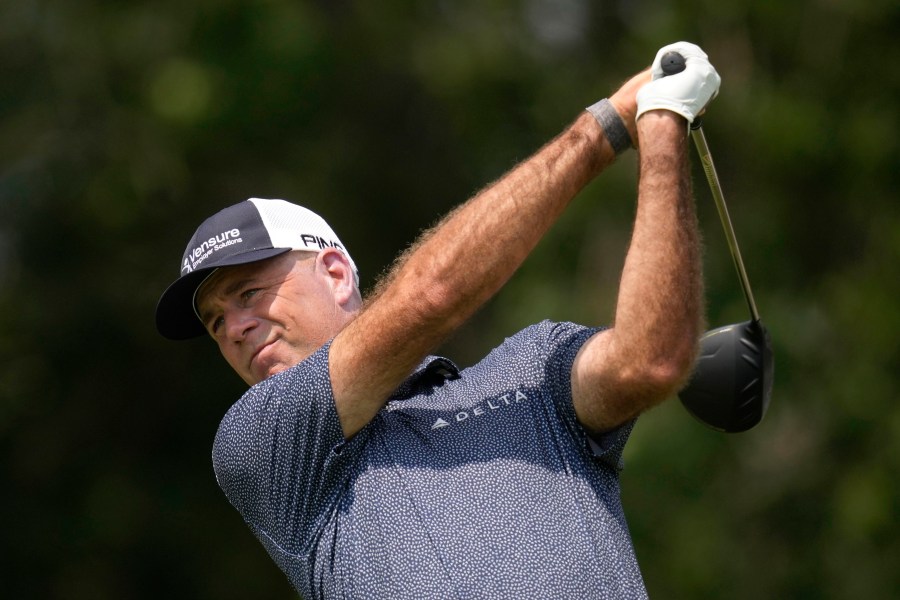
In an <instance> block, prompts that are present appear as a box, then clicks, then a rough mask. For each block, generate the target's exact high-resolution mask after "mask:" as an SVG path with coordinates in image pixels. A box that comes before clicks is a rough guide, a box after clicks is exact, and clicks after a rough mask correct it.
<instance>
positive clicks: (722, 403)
mask: <svg viewBox="0 0 900 600" xmlns="http://www.w3.org/2000/svg"><path fill="white" fill-rule="evenodd" d="M773 373H774V361H773V358H772V343H771V340H770V338H769V332H768V331H767V330H766V328H765V326H763V324H762V322H761V321H759V320H751V321H746V322H744V323H737V324H734V325H726V326H725V327H719V328H718V329H713V330H711V331H708V332H707V333H706V334H705V335H704V336H703V337H702V338H700V354H699V357H698V360H697V366H696V369H695V371H694V374H693V376H692V377H691V379H690V381H688V384H687V385H686V386H685V387H684V389H682V390H681V391H680V392H679V393H678V397H679V399H680V400H681V403H682V404H683V405H684V407H685V408H686V409H687V410H688V412H689V413H691V414H692V415H693V416H694V417H696V418H697V419H698V420H700V421H701V422H702V423H704V424H705V425H707V426H709V427H711V428H713V429H716V430H718V431H724V432H727V433H737V432H741V431H747V430H748V429H750V428H751V427H753V426H754V425H756V424H757V423H759V422H760V421H761V420H762V418H763V416H764V415H765V414H766V409H768V407H769V400H770V398H771V395H772V375H773Z"/></svg>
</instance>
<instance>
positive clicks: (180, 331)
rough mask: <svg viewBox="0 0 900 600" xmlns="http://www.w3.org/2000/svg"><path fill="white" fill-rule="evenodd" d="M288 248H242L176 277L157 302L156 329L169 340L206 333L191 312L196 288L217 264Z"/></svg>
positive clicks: (247, 260)
mask: <svg viewBox="0 0 900 600" xmlns="http://www.w3.org/2000/svg"><path fill="white" fill-rule="evenodd" d="M290 251H291V249H290V248H265V249H260V250H251V251H250V252H243V253H241V254H237V255H234V256H231V257H229V258H227V259H226V260H223V261H221V262H219V263H217V264H215V265H211V266H209V267H207V268H205V269H197V270H196V271H192V272H190V273H188V274H187V275H183V276H181V277H179V278H178V279H176V280H175V281H174V282H173V283H172V285H170V286H169V287H168V288H166V291H165V292H163V293H162V296H160V298H159V302H158V303H157V305H156V329H157V331H159V333H160V334H161V335H162V336H163V337H166V338H169V339H170V340H188V339H191V338H195V337H197V336H201V335H203V334H204V333H206V329H205V328H204V327H203V323H201V322H200V319H199V318H198V317H197V313H196V312H194V294H195V293H196V292H197V288H198V287H199V286H200V284H202V283H203V281H204V280H205V279H206V278H207V277H208V276H209V274H210V273H211V272H212V271H214V270H215V269H218V268H220V267H231V266H235V265H244V264H247V263H251V262H256V261H258V260H265V259H267V258H272V257H273V256H278V255H279V254H284V253H285V252H290Z"/></svg>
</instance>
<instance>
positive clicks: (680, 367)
mask: <svg viewBox="0 0 900 600" xmlns="http://www.w3.org/2000/svg"><path fill="white" fill-rule="evenodd" d="M673 47H674V49H676V50H678V51H680V52H681V53H682V54H684V55H686V56H687V68H686V70H685V71H684V72H683V73H682V74H679V75H677V76H673V77H672V78H671V79H669V80H666V81H663V80H661V79H655V80H654V82H653V83H651V84H648V85H647V86H645V87H644V88H643V89H642V90H641V92H640V94H639V95H638V98H639V117H638V120H637V130H638V143H639V145H640V163H639V164H640V173H639V177H640V181H639V184H638V204H637V212H636V215H635V224H634V231H633V233H632V239H631V244H630V246H629V249H628V253H627V256H626V259H625V265H624V268H623V271H622V278H621V282H620V286H619V293H618V299H617V303H616V315H615V320H614V323H613V327H612V328H610V329H608V330H606V331H603V332H601V333H599V334H597V335H595V336H594V337H593V338H591V339H590V340H589V341H588V342H587V343H586V344H585V345H584V346H583V347H582V349H581V351H580V352H579V354H578V356H577V357H576V360H575V365H574V367H573V371H572V391H573V401H574V404H575V411H576V414H577V415H578V418H579V420H580V421H581V423H582V424H583V425H584V426H585V427H586V428H587V429H588V430H589V431H593V432H602V431H606V430H609V429H612V428H614V427H616V426H618V425H620V424H622V423H624V422H625V421H627V420H629V419H631V418H633V417H635V416H636V415H637V414H639V413H640V412H641V411H643V410H645V409H647V408H649V407H651V406H653V405H655V404H657V403H659V402H661V401H662V400H664V399H665V398H667V397H670V396H671V395H672V394H673V393H674V392H676V391H677V390H678V388H679V387H680V386H681V385H682V384H683V382H684V381H685V379H686V378H687V376H688V375H689V374H690V372H691V369H692V366H693V363H694V359H695V354H696V350H697V345H698V339H699V337H700V332H701V331H702V321H703V319H702V305H703V299H702V278H701V256H700V242H699V234H698V231H697V222H696V221H697V219H696V216H695V211H694V201H693V197H692V193H691V181H690V173H689V169H688V142H687V123H688V121H692V120H693V118H694V117H695V115H697V114H699V113H700V112H701V110H702V109H703V108H704V107H705V106H706V104H707V103H708V102H709V100H710V99H711V98H712V97H714V96H715V94H716V93H717V90H718V86H719V77H718V74H716V72H715V70H714V69H713V68H712V67H711V66H710V65H709V63H708V62H707V61H706V55H705V54H703V53H702V51H700V49H699V48H697V47H696V46H693V45H692V44H684V43H680V44H675V45H672V46H670V47H667V48H663V49H662V50H660V53H659V54H658V55H657V60H656V61H655V62H654V77H655V78H656V77H657V76H658V75H661V73H660V72H658V71H657V69H658V68H659V61H660V57H661V56H662V55H663V54H664V52H665V51H666V50H667V49H673ZM676 78H678V79H676Z"/></svg>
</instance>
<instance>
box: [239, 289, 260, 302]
mask: <svg viewBox="0 0 900 600" xmlns="http://www.w3.org/2000/svg"><path fill="white" fill-rule="evenodd" d="M258 291H259V288H251V289H249V290H245V291H243V292H241V300H249V299H250V298H252V297H253V296H255V295H256V293H257V292H258Z"/></svg>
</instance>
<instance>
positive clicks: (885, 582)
mask: <svg viewBox="0 0 900 600" xmlns="http://www.w3.org/2000/svg"><path fill="white" fill-rule="evenodd" d="M898 30H900V4H898V3H897V2H896V1H895V0H807V1H802V2H781V1H773V0H761V1H758V2H735V1H727V0H726V1H721V0H680V1H678V2H672V3H666V2H659V1H653V0H632V1H628V0H619V1H598V0H479V1H475V0H456V1H450V0H428V1H425V0H422V1H414V2H410V1H400V0H382V1H380V2H363V1H356V2H351V1H349V0H331V1H325V0H320V1H318V2H315V1H312V0H255V1H253V0H194V1H193V2H174V1H172V0H158V1H155V2H149V1H126V0H120V1H112V0H108V1H106V2H101V1H100V0H79V1H78V2H70V1H69V0H9V1H7V2H3V3H0V73H2V79H0V309H2V310H0V353H2V354H0V357H2V360H0V474H2V485H3V492H2V494H0V509H2V514H3V515H4V516H5V525H4V534H3V536H2V540H3V547H2V551H3V555H4V559H3V571H4V577H3V580H4V582H3V589H4V592H3V596H4V597H7V598H92V599H104V598H115V599H128V598H157V597H190V598H290V597H293V594H292V592H291V590H290V588H289V586H288V584H287V581H286V579H285V578H284V577H283V576H282V575H281V574H280V572H279V571H278V570H277V569H276V567H275V566H274V564H273V563H271V562H270V561H269V559H268V557H267V556H266V555H265V553H264V551H263V550H262V547H261V546H259V544H258V543H257V542H256V541H255V539H254V538H253V537H252V535H251V534H250V533H249V532H248V530H246V529H245V527H244V525H243V524H242V522H241V520H240V517H239V516H238V514H237V513H236V512H235V511H233V510H232V509H231V507H230V506H229V505H228V504H227V502H226V501H225V499H224V496H223V495H222V494H221V492H220V491H219V489H218V488H217V486H216V484H215V481H214V479H213V475H212V469H211V464H210V459H209V453H210V447H211V442H212V437H213V435H214V433H215V429H216V427H217V424H218V421H219V419H220V418H221V416H222V415H223V414H224V412H225V410H227V408H228V406H230V404H231V403H232V402H233V401H234V400H236V399H237V398H238V397H239V395H240V394H241V393H242V391H243V384H242V383H241V382H240V381H239V380H238V379H237V377H236V376H235V375H233V374H232V373H231V372H230V371H229V370H228V369H227V368H226V366H225V365H224V363H223V362H222V361H221V360H220V358H219V356H218V354H217V351H216V349H215V348H214V347H213V345H212V344H211V343H209V342H208V341H207V340H197V341H192V342H187V343H181V344H177V343H170V342H167V341H165V340H163V339H161V338H160V337H159V336H158V335H157V334H156V332H155V329H154V326H153V311H154V307H155V303H156V300H157V298H158V296H159V294H160V292H161V291H162V289H164V287H165V286H166V285H167V284H168V283H169V281H170V280H171V279H172V278H174V277H175V276H176V274H177V272H178V260H179V256H180V253H181V251H182V249H183V247H184V244H185V243H186V241H187V239H188V237H189V236H190V234H191V233H192V231H193V228H194V227H195V226H196V224H197V223H198V222H199V221H200V220H201V219H202V218H204V217H206V216H207V215H208V214H211V213H212V212H214V211H216V210H218V209H219V208H221V207H223V206H225V205H227V204H231V203H234V202H237V201H240V200H243V199H245V198H246V197H250V196H261V197H281V198H288V199H292V200H295V201H298V202H301V203H304V204H307V205H308V206H310V207H312V208H314V209H316V210H318V211H319V212H321V213H322V214H323V215H324V216H326V218H328V219H329V220H330V221H332V222H333V223H334V224H335V225H336V228H337V229H338V231H339V232H340V235H341V237H342V238H343V240H344V241H345V242H346V243H347V245H348V246H349V248H350V249H351V251H352V252H353V254H354V257H355V258H356V261H357V263H359V266H360V268H361V270H362V273H363V285H364V287H368V286H370V285H371V284H372V282H373V281H374V280H375V278H376V277H377V275H378V274H379V273H380V272H381V271H382V270H383V269H385V268H386V266H387V265H389V264H390V261H391V259H392V258H393V256H394V255H396V253H397V252H399V251H400V250H402V248H403V247H405V245H406V244H407V243H409V242H410V241H412V240H413V239H414V238H415V236H416V234H417V233H418V232H419V231H420V230H421V229H422V228H423V227H424V226H427V225H428V224H430V223H432V222H433V221H434V220H435V219H436V218H438V216H439V215H441V214H443V213H444V212H446V211H447V210H448V209H450V208H451V207H452V206H453V205H455V204H457V203H459V202H461V201H463V200H465V199H466V198H467V197H468V196H470V195H471V194H472V193H473V192H474V191H476V190H477V189H478V188H479V187H481V186H483V185H485V184H486V183H488V182H489V181H491V180H493V179H494V178H496V177H498V176H499V175H501V174H502V173H503V172H504V171H505V170H506V169H507V168H509V167H510V166H512V165H513V164H514V163H515V162H516V161H517V160H521V159H522V158H524V157H526V156H527V155H528V154H530V153H531V152H532V151H534V150H535V149H536V148H537V147H538V146H539V145H540V144H542V143H543V142H544V141H546V140H547V139H549V138H550V137H551V136H553V135H555V134H556V133H557V132H558V131H559V130H561V128H562V127H564V126H565V125H566V124H567V123H568V122H569V121H571V120H572V119H573V118H574V117H575V116H576V114H577V113H578V111H579V110H581V108H582V107H584V106H586V105H588V104H590V103H592V102H593V101H595V100H597V99H599V98H601V97H603V96H605V95H607V94H608V93H609V92H610V91H612V90H613V89H614V88H615V87H616V86H617V85H618V83H620V82H621V81H623V80H624V79H625V78H626V77H628V76H629V75H630V74H632V73H633V72H635V71H637V70H638V69H640V68H642V67H643V66H645V65H647V64H649V62H650V60H651V59H652V57H653V55H654V54H655V51H656V49H657V48H658V47H660V46H661V45H663V44H665V43H669V42H671V41H676V40H679V39H687V40H691V41H694V42H697V43H699V44H700V45H701V46H703V47H704V49H706V50H707V52H708V53H709V54H710V56H711V57H712V58H713V60H714V62H715V64H716V65H717V67H718V69H719V71H720V73H721V74H722V76H723V87H722V90H721V94H720V97H719V98H718V99H717V100H716V102H715V104H714V105H713V108H712V110H711V111H710V113H709V114H708V116H707V118H706V125H705V130H706V132H707V137H708V139H709V143H710V145H711V147H712V149H713V153H714V156H715V159H716V164H717V166H718V168H719V171H720V176H721V179H722V182H723V186H724V188H725V195H726V198H727V199H728V202H729V206H730V208H731V213H732V217H733V219H734V221H735V227H736V229H737V234H738V239H739V240H740V242H741V248H742V250H743V253H744V255H745V259H746V261H747V266H748V271H749V275H750V279H751V281H752V282H753V284H754V291H755V292H756V296H757V303H758V304H759V307H760V310H761V313H762V315H763V319H764V321H765V322H766V323H767V325H768V326H769V329H770V330H771V332H772V335H773V338H774V348H775V353H776V371H775V372H776V376H775V389H774V395H773V402H772V406H771V408H770V410H769V413H768V415H767V416H766V418H765V420H764V421H763V422H762V423H761V424H760V425H759V426H758V427H756V428H755V429H753V430H751V431H749V432H746V433H743V434H736V435H724V434H720V433H717V432H714V431H711V430H709V429H706V428H705V427H703V426H702V425H700V424H699V423H697V422H696V421H694V420H693V419H692V418H691V417H690V416H689V415H688V414H687V413H686V412H685V411H684V410H683V408H682V407H681V405H680V404H679V403H678V401H677V400H673V401H671V402H668V403H666V404H665V405H663V406H662V407H660V408H657V409H655V410H654V411H652V412H651V413H649V414H648V415H646V416H645V417H643V418H642V419H641V420H640V422H639V423H638V426H637V428H636V430H635V433H634V436H633V438H632V441H631V442H630V445H629V447H628V451H627V454H626V464H627V466H626V470H625V471H624V473H623V495H624V502H625V506H626V511H627V514H628V517H629V521H630V524H631V527H632V531H633V534H634V542H635V545H636V549H637V553H638V557H639V560H640V562H641V565H642V569H643V573H644V577H645V579H646V583H647V586H648V588H649V591H650V594H651V597H655V598H735V599H743V598H747V599H749V598H754V599H755V598H863V597H865V598H895V597H898V595H900V576H898V574H897V573H898V570H897V565H898V564H900V523H898V519H897V515H898V509H900V494H898V491H897V489H898V486H897V484H896V480H897V475H898V471H900V469H898V466H900V409H898V407H897V404H895V402H896V400H897V396H898V391H900V390H898V371H900V360H898V359H900V352H898V341H897V340H898V332H900V309H898V307H897V297H898V295H900V268H898V263H900V211H898V203H897V197H896V196H897V190H898V183H900V159H898V156H900V147H898V146H900V144H898V131H900V123H898V119H900V106H898V99H900V45H898V43H897V41H896V40H897V37H896V33H897V31H898ZM635 172H636V167H635V158H634V155H633V153H632V154H630V155H628V156H625V157H623V158H622V159H620V161H619V163H618V164H617V165H615V166H614V168H613V169H612V170H611V171H609V172H607V173H606V174H605V176H604V177H602V178H601V179H600V180H598V181H597V182H595V183H594V184H592V185H591V186H590V187H589V188H588V189H587V190H586V191H585V192H584V193H583V194H582V195H581V196H580V198H579V200H578V201H577V202H576V203H575V204H574V205H573V206H572V207H571V209H570V210H569V212H568V213H567V214H566V215H565V216H564V217H563V219H562V220H561V221H560V222H559V224H558V225H557V226H556V227H555V228H554V229H553V231H552V232H551V233H550V234H549V236H548V237H547V238H546V239H545V240H544V241H543V242H542V244H541V245H540V246H539V248H538V249H537V251H536V252H535V254H534V255H533V256H532V257H531V258H530V259H529V261H528V263H527V264H526V265H525V266H524V267H523V268H522V269H521V271H520V272H519V273H518V274H517V275H516V276H515V278H514V279H513V280H512V281H511V282H510V284H509V285H508V286H507V288H506V289H505V290H504V291H503V292H502V293H501V294H500V295H499V296H498V297H497V298H496V299H494V300H493V301H491V302H490V303H489V304H488V305H487V306H486V307H485V308H484V310H482V311H481V312H480V313H479V314H478V315H477V316H476V317H475V318H474V320H473V322H472V323H471V324H470V325H468V326H466V327H465V328H464V329H463V330H462V331H460V332H459V334H458V335H457V336H455V337H454V338H453V339H452V340H451V341H450V342H449V343H448V344H447V345H446V347H444V348H442V349H441V350H442V352H443V353H445V354H447V355H449V356H451V357H453V358H454V359H456V360H457V361H458V362H460V363H461V364H469V363H471V362H472V361H473V360H475V359H476V358H477V357H478V356H480V355H481V354H482V353H483V352H485V351H486V350H487V349H488V348H490V347H493V346H494V345H496V344H497V343H498V342H499V341H500V340H502V338H503V337H504V336H505V335H508V334H510V333H512V332H514V331H516V330H517V329H519V328H521V327H522V326H524V325H526V324H528V323H531V322H534V321H536V320H539V319H542V318H553V319H569V320H577V321H582V322H589V323H602V322H607V321H608V320H609V319H610V317H611V311H612V305H613V298H614V294H615V288H616V280H617V275H618V271H619V269H620V267H621V262H622V258H623V256H624V251H625V245H626V243H627V239H628V233H629V227H630V220H631V218H632V214H633V205H634V188H635ZM696 174H697V177H696V185H695V188H696V192H697V199H698V204H699V207H700V215H701V220H702V226H703V229H704V233H705V238H706V258H705V260H706V264H705V268H706V279H707V289H708V315H709V322H710V326H716V325H722V324H725V323H731V322H736V321H741V320H745V319H746V308H745V305H744V303H743V300H742V297H741V294H740V289H739V286H738V283H737V279H736V277H735V274H734V270H733V267H732V264H731V262H730V258H729V257H728V253H727V247H726V246H725V243H724V237H723V236H722V233H721V228H720V226H719V224H718V221H717V218H716V215H715V209H714V207H713V205H712V202H711V199H710V197H709V193H708V190H707V188H706V184H705V181H704V179H703V177H702V173H701V171H700V170H699V168H697V169H696ZM473 260H477V257H473ZM487 559H488V560H489V557H488V558H487Z"/></svg>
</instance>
